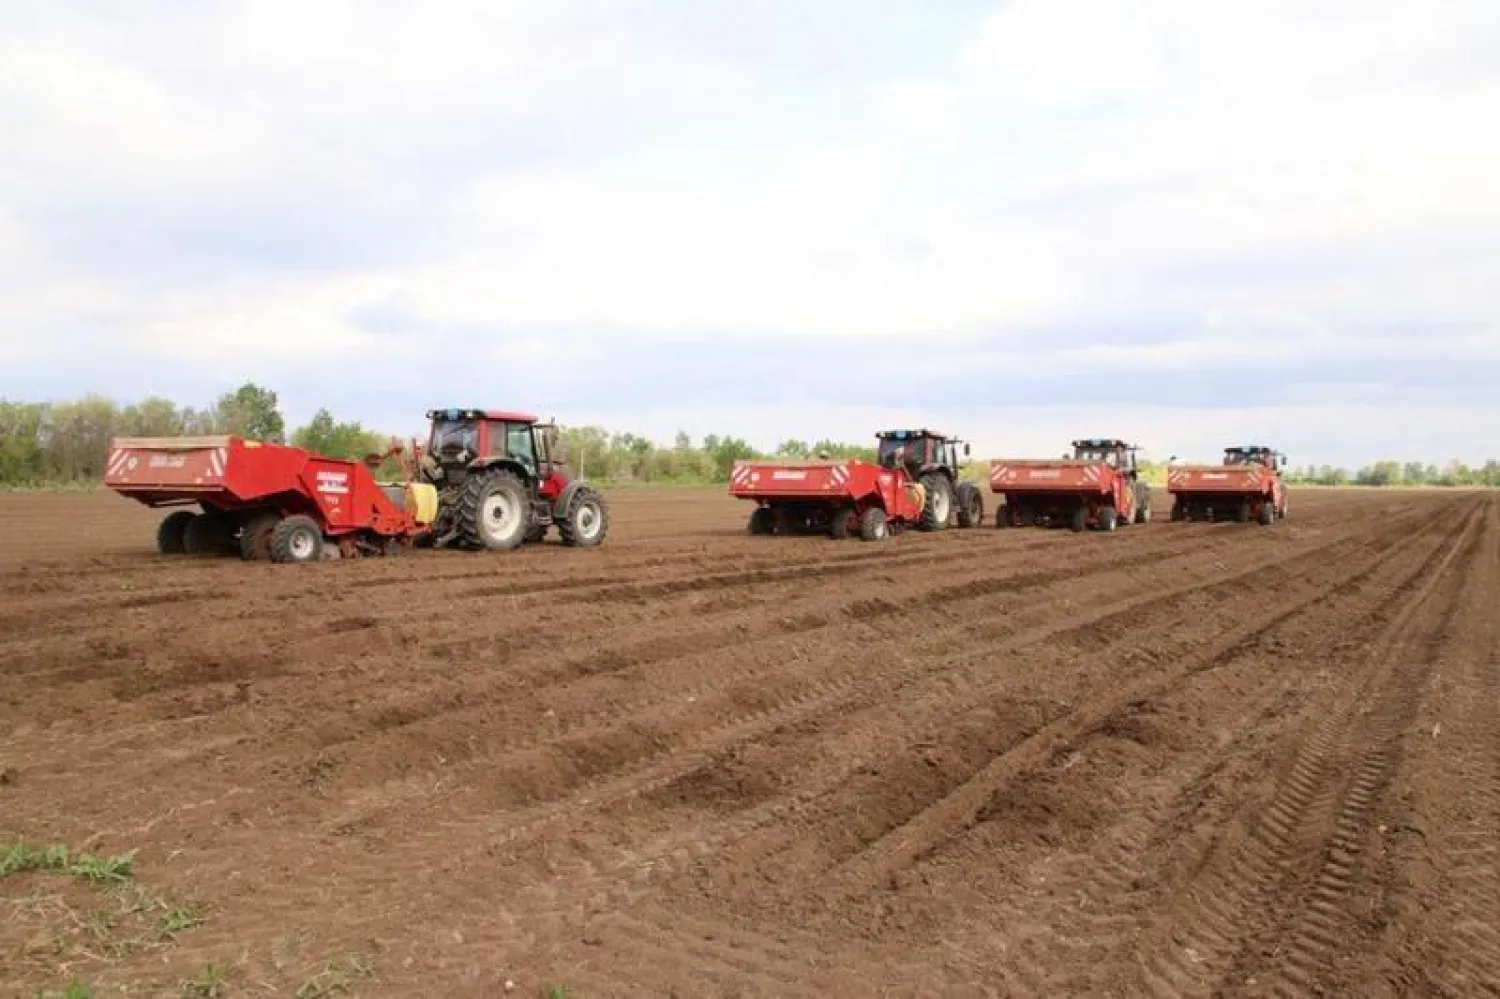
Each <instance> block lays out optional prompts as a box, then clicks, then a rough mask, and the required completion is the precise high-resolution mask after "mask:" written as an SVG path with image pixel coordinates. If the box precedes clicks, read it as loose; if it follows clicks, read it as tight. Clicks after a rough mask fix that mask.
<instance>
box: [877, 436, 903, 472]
mask: <svg viewBox="0 0 1500 999" xmlns="http://www.w3.org/2000/svg"><path fill="white" fill-rule="evenodd" d="M908 443H909V442H908V441H905V440H902V439H900V438H896V437H882V438H880V464H881V465H882V466H884V467H885V468H895V467H896V464H897V459H896V456H897V455H898V454H899V453H900V452H901V449H902V448H904V447H906V446H907V445H908Z"/></svg>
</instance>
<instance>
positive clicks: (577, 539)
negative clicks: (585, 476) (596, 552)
mask: <svg viewBox="0 0 1500 999" xmlns="http://www.w3.org/2000/svg"><path fill="white" fill-rule="evenodd" d="M557 533H558V536H559V537H561V538H562V543H563V544H565V545H567V546H568V547H570V548H592V547H594V546H595V545H597V544H599V543H600V542H602V541H603V540H604V536H605V535H606V534H608V533H609V504H608V503H606V502H604V497H603V496H602V495H600V493H599V491H598V490H596V489H593V488H592V487H590V486H581V487H580V488H579V489H578V491H577V492H575V493H574V494H573V498H572V499H571V500H570V501H569V502H568V509H567V510H566V511H564V512H563V515H562V519H561V520H559V521H558V522H557Z"/></svg>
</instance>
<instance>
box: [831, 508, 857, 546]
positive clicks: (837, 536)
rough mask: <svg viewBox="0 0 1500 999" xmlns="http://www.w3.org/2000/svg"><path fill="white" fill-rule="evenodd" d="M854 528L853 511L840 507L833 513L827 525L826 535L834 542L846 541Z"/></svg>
mask: <svg viewBox="0 0 1500 999" xmlns="http://www.w3.org/2000/svg"><path fill="white" fill-rule="evenodd" d="M854 526H855V525H854V511H853V510H852V509H851V508H849V507H846V506H841V507H839V508H838V509H836V510H834V511H833V517H832V519H831V520H830V521H829V523H828V533H829V535H830V536H832V538H833V540H835V541H847V540H849V536H850V535H851V534H853V533H854Z"/></svg>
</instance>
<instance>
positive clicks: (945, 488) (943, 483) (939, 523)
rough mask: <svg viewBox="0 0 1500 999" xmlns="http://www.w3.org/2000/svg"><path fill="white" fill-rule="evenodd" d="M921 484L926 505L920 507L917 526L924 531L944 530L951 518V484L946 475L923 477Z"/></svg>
mask: <svg viewBox="0 0 1500 999" xmlns="http://www.w3.org/2000/svg"><path fill="white" fill-rule="evenodd" d="M921 482H922V488H923V489H925V490H926V491H927V504H926V505H925V506H923V507H922V519H921V522H920V524H919V526H920V527H921V528H922V530H924V531H941V530H944V529H946V528H947V526H948V520H949V518H951V517H952V516H953V483H951V482H949V481H948V477H947V476H946V475H924V476H922V479H921Z"/></svg>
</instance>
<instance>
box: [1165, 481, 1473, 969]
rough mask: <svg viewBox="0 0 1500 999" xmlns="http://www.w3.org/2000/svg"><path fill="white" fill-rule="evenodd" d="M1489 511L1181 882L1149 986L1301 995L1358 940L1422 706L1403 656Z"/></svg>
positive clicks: (1448, 548)
mask: <svg viewBox="0 0 1500 999" xmlns="http://www.w3.org/2000/svg"><path fill="white" fill-rule="evenodd" d="M1478 514H1479V511H1478V510H1472V509H1471V510H1470V511H1468V513H1467V515H1466V516H1465V517H1464V520H1463V522H1462V528H1461V530H1459V531H1457V532H1455V536H1454V537H1453V539H1452V540H1451V541H1449V542H1448V543H1447V544H1445V546H1444V547H1443V548H1441V549H1439V550H1437V551H1435V552H1434V553H1433V555H1432V556H1431V558H1430V560H1429V562H1428V563H1427V564H1426V565H1424V568H1423V572H1422V573H1420V574H1419V575H1418V576H1416V577H1413V580H1412V581H1411V583H1409V584H1408V585H1409V587H1410V591H1409V595H1408V596H1407V599H1406V602H1405V603H1404V604H1403V605H1401V606H1400V607H1399V608H1398V609H1397V611H1396V613H1395V615H1394V617H1393V618H1392V620H1391V622H1390V624H1389V625H1388V626H1387V628H1386V629H1385V631H1384V632H1383V636H1382V639H1380V640H1379V641H1377V642H1376V644H1375V647H1376V648H1377V649H1378V650H1380V651H1378V652H1377V653H1376V655H1375V657H1374V658H1373V659H1372V660H1371V661H1370V662H1369V663H1368V664H1367V667H1366V669H1365V670H1364V671H1363V673H1362V674H1361V675H1360V676H1359V677H1358V678H1357V681H1356V680H1354V679H1351V680H1350V681H1348V682H1346V683H1345V684H1343V685H1342V686H1341V688H1340V694H1341V695H1342V698H1341V700H1340V701H1339V702H1337V703H1335V704H1334V705H1332V706H1330V708H1329V710H1328V712H1327V713H1326V714H1324V715H1323V716H1322V719H1321V720H1320V721H1319V723H1318V724H1317V726H1316V728H1315V729H1314V731H1313V732H1311V733H1310V734H1309V736H1308V737H1307V739H1306V740H1305V742H1304V743H1303V745H1302V747H1301V750H1300V752H1299V753H1298V756H1297V758H1296V761H1295V763H1294V764H1293V766H1292V768H1291V770H1290V771H1289V772H1288V774H1287V775H1286V777H1285V778H1284V779H1283V780H1282V781H1281V782H1280V785H1279V788H1278V790H1277V792H1276V794H1275V796H1274V798H1272V799H1271V801H1270V803H1269V806H1268V807H1267V808H1266V809H1265V810H1264V812H1263V813H1262V814H1261V815H1260V816H1259V817H1258V821H1255V822H1253V823H1252V825H1251V827H1250V829H1249V832H1248V836H1247V837H1246V838H1245V840H1244V841H1243V842H1234V843H1233V845H1232V847H1231V845H1230V841H1228V840H1219V841H1218V842H1217V843H1216V844H1215V847H1214V849H1213V850H1212V851H1211V852H1210V854H1209V855H1208V856H1207V857H1206V858H1204V861H1203V864H1202V865H1201V866H1200V869H1199V873H1198V875H1197V876H1196V877H1195V878H1194V880H1193V881H1192V882H1191V883H1189V884H1187V885H1185V886H1183V887H1182V888H1181V889H1180V890H1179V893H1178V894H1179V902H1180V904H1179V906H1178V907H1176V908H1174V909H1172V910H1171V911H1170V914H1169V915H1168V916H1167V917H1166V919H1165V921H1164V922H1163V923H1162V924H1161V925H1160V926H1158V927H1155V928H1153V930H1152V931H1150V933H1149V935H1148V936H1147V937H1146V938H1144V939H1142V940H1140V941H1138V948H1139V958H1138V960H1139V970H1140V973H1141V976H1142V979H1143V981H1142V985H1143V986H1144V987H1145V988H1146V989H1147V990H1148V993H1149V994H1151V995H1155V996H1163V997H1168V996H1170V997H1176V996H1197V995H1221V994H1222V995H1236V994H1240V992H1239V989H1240V986H1244V988H1246V989H1248V990H1249V992H1248V994H1251V995H1257V996H1261V995H1272V994H1276V995H1281V994H1300V993H1301V990H1302V989H1304V988H1305V986H1306V985H1307V984H1308V983H1309V981H1310V980H1311V977H1312V975H1313V974H1314V973H1316V972H1317V971H1318V970H1319V969H1320V968H1321V967H1322V962H1323V961H1325V960H1326V958H1327V956H1328V955H1329V953H1330V952H1331V950H1332V949H1333V948H1337V947H1340V946H1343V945H1344V944H1346V943H1347V942H1348V938H1347V937H1345V938H1344V939H1341V938H1340V936H1339V935H1338V933H1339V930H1338V929H1337V927H1339V926H1341V925H1342V924H1343V923H1344V922H1345V921H1346V920H1347V918H1348V916H1349V914H1348V913H1347V912H1346V911H1345V908H1344V907H1345V903H1346V900H1347V895H1348V893H1349V891H1350V889H1351V887H1352V885H1353V884H1354V881H1353V872H1354V867H1355V864H1356V863H1357V862H1358V860H1359V858H1360V854H1361V852H1362V844H1361V843H1360V839H1359V838H1360V834H1361V831H1362V830H1363V829H1364V819H1365V817H1366V816H1367V815H1368V813H1369V810H1370V808H1371V806H1372V803H1373V801H1374V799H1375V797H1376V796H1377V795H1378V793H1379V792H1380V790H1381V789H1382V787H1383V784H1384V780H1385V778H1386V777H1387V776H1388V774H1389V768H1390V766H1391V759H1392V757H1391V750H1392V747H1393V744H1394V740H1395V739H1396V738H1397V736H1398V735H1399V733H1400V730H1401V724H1402V721H1403V717H1409V711H1410V710H1413V709H1412V708H1411V707H1410V705H1411V700H1410V695H1411V693H1412V689H1411V688H1412V683H1411V681H1410V677H1411V674H1410V673H1409V672H1407V671H1409V670H1413V669H1420V667H1412V666H1410V665H1407V664H1404V663H1402V662H1399V659H1400V655H1404V654H1405V653H1407V652H1408V651H1410V649H1411V646H1412V644H1413V642H1415V641H1417V640H1418V639H1419V637H1420V636H1417V635H1414V634H1413V631H1412V629H1413V627H1414V621H1415V619H1416V616H1417V613H1418V611H1419V610H1420V609H1422V608H1425V607H1427V606H1429V604H1430V599H1431V597H1432V596H1433V594H1434V593H1435V591H1436V590H1437V588H1438V585H1439V584H1440V583H1442V582H1443V581H1445V580H1446V579H1447V573H1446V570H1447V569H1448V567H1449V566H1450V565H1451V564H1452V563H1453V561H1454V560H1455V559H1457V558H1458V557H1459V555H1460V554H1461V553H1463V552H1464V551H1466V550H1468V546H1469V545H1470V544H1471V542H1472V538H1473V536H1474V533H1475V528H1476V526H1477V525H1478V523H1479V516H1478ZM1398 654H1399V655H1398ZM1418 676H1420V674H1418ZM1351 764H1352V765H1353V766H1354V767H1355V769H1354V771H1353V773H1352V774H1350V772H1349V771H1348V770H1347V769H1346V767H1347V766H1349V765H1351ZM1262 938H1264V939H1262ZM1257 940H1262V942H1260V943H1259V944H1257V943H1256V941H1257ZM1251 948H1254V949H1251Z"/></svg>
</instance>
